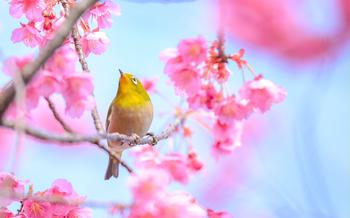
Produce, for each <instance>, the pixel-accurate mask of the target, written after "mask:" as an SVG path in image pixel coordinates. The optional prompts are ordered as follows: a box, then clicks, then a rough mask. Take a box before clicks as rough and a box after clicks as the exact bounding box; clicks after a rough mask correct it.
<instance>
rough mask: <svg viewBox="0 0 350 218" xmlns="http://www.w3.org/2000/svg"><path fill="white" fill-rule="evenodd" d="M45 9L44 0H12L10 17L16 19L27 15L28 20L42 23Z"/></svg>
mask: <svg viewBox="0 0 350 218" xmlns="http://www.w3.org/2000/svg"><path fill="white" fill-rule="evenodd" d="M44 7H45V4H44V1H43V0H11V1H10V15H12V16H13V17H14V18H20V17H22V16H23V15H25V16H26V18H27V19H28V20H32V21H41V20H42V18H43V17H42V11H43V9H44Z"/></svg>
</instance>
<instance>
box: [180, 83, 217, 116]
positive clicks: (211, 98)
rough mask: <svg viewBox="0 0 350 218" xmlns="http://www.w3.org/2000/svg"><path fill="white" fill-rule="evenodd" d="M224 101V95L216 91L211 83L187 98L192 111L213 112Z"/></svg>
mask: <svg viewBox="0 0 350 218" xmlns="http://www.w3.org/2000/svg"><path fill="white" fill-rule="evenodd" d="M222 100H223V93H222V92H219V91H217V90H216V89H215V87H214V85H213V84H211V83H209V84H207V85H202V87H201V89H200V90H199V91H198V92H196V93H193V94H192V95H191V96H189V97H188V98H187V102H188V104H189V105H190V107H191V108H192V109H199V108H202V109H207V110H213V109H214V108H216V107H217V106H218V104H219V103H220V102H221V101H222Z"/></svg>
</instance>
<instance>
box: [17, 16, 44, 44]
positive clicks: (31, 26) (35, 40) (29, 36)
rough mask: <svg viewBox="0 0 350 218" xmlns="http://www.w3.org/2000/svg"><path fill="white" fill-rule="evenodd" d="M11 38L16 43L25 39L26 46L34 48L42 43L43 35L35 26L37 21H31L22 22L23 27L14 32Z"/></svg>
mask: <svg viewBox="0 0 350 218" xmlns="http://www.w3.org/2000/svg"><path fill="white" fill-rule="evenodd" d="M11 40H12V41H13V42H14V43H17V42H22V41H23V43H24V44H25V45H26V46H29V47H31V48H34V47H35V46H38V45H40V44H41V43H42V40H43V37H42V36H41V35H40V31H39V30H38V29H37V28H36V27H35V23H33V22H31V23H28V24H22V23H21V27H19V28H17V29H15V30H14V31H13V32H12V36H11Z"/></svg>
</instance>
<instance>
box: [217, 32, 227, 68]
mask: <svg viewBox="0 0 350 218" xmlns="http://www.w3.org/2000/svg"><path fill="white" fill-rule="evenodd" d="M217 37H218V58H219V59H220V60H219V61H220V62H221V63H227V62H228V58H227V55H226V54H225V34H224V30H223V29H221V28H220V29H219V31H218V36H217Z"/></svg>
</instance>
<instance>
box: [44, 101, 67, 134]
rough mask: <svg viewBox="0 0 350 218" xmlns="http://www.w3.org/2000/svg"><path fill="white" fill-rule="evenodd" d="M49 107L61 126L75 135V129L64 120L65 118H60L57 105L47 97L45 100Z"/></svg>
mask: <svg viewBox="0 0 350 218" xmlns="http://www.w3.org/2000/svg"><path fill="white" fill-rule="evenodd" d="M45 100H46V102H47V105H48V106H49V108H50V110H51V112H52V114H53V116H54V117H55V119H56V120H57V121H58V122H59V123H60V124H61V126H62V128H63V129H64V130H65V131H66V132H69V133H73V132H74V131H73V129H72V128H71V127H70V126H69V125H68V124H67V123H66V122H65V121H64V120H63V118H62V117H61V116H60V114H59V113H58V111H57V109H56V106H55V104H54V103H53V102H52V101H51V100H50V98H48V97H46V98H45Z"/></svg>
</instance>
